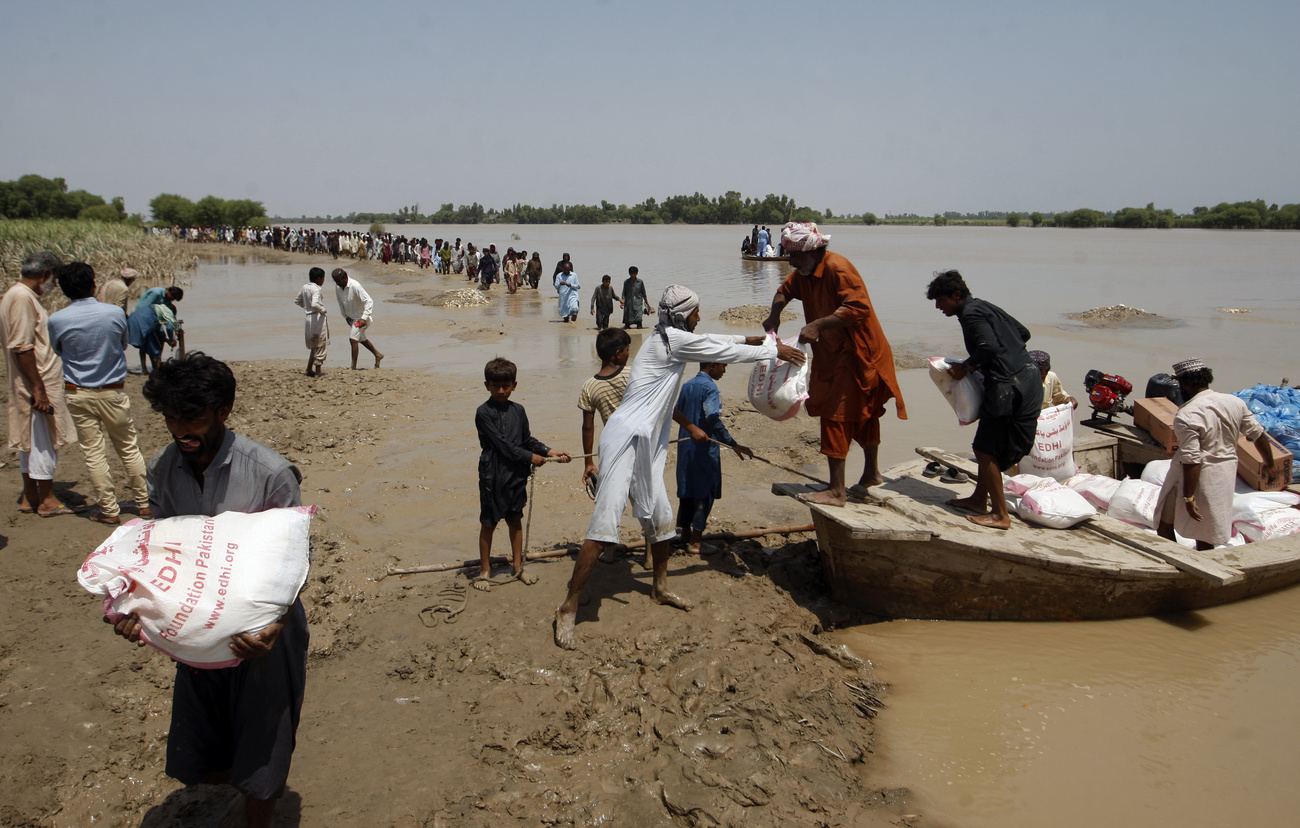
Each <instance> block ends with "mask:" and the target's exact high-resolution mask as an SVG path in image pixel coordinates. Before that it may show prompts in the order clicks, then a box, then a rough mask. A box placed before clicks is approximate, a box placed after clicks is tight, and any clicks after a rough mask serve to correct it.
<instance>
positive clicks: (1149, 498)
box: [1106, 478, 1160, 529]
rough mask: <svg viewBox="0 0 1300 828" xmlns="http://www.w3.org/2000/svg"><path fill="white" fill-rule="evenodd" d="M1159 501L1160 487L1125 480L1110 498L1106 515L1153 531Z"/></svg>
mask: <svg viewBox="0 0 1300 828" xmlns="http://www.w3.org/2000/svg"><path fill="white" fill-rule="evenodd" d="M1159 500H1160V487H1159V486H1157V485H1156V484H1154V483H1148V482H1146V481H1145V480H1133V479H1131V478H1130V479H1126V480H1122V481H1120V484H1119V488H1117V489H1116V490H1115V494H1114V495H1112V496H1111V499H1110V506H1109V507H1108V508H1107V509H1106V514H1108V515H1110V516H1111V517H1113V518H1115V519H1116V520H1122V521H1124V522H1125V523H1131V524H1133V525H1134V526H1145V527H1147V528H1148V529H1154V528H1155V526H1156V502H1157V501H1159Z"/></svg>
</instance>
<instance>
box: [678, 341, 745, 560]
mask: <svg viewBox="0 0 1300 828" xmlns="http://www.w3.org/2000/svg"><path fill="white" fill-rule="evenodd" d="M725 373H727V366H726V365H724V364H723V363H721V362H703V363H700V372H699V373H698V374H696V375H695V376H694V377H693V378H692V379H689V380H687V381H686V384H685V385H683V386H682V390H681V392H680V393H679V394H678V396H677V411H679V412H680V413H681V414H682V416H684V417H685V418H686V420H687V421H688V422H690V423H691V424H692V425H695V426H698V427H699V428H700V429H702V430H703V431H704V433H705V434H707V435H708V436H709V438H710V439H709V440H708V441H707V442H698V443H697V442H695V441H693V440H687V439H685V438H687V437H690V436H691V435H690V434H689V433H688V432H687V429H686V427H685V425H684V424H683V426H682V428H681V431H680V432H679V434H678V437H679V438H680V439H681V440H683V442H679V443H678V444H677V498H678V500H679V501H680V508H679V509H678V510H677V532H678V535H679V536H680V537H681V538H682V539H683V540H684V541H685V542H686V551H687V552H689V553H691V554H692V555H699V554H705V555H708V554H711V553H713V552H716V551H718V550H717V549H715V548H714V547H712V546H710V545H708V544H706V543H703V540H704V527H705V525H706V524H707V523H708V521H709V513H710V512H712V511H713V503H714V501H715V500H717V499H718V498H720V497H722V458H721V457H720V456H719V455H720V452H719V446H718V443H723V444H725V445H728V446H731V448H732V450H733V451H735V452H736V454H737V455H738V456H739V457H740V458H741V459H742V460H743V459H745V458H746V457H753V456H754V452H753V451H751V450H750V449H749V448H748V447H747V446H742V445H741V444H740V443H737V442H736V441H735V439H734V438H732V436H731V434H730V432H728V431H727V427H726V426H725V425H724V424H723V422H722V395H721V394H720V393H718V382H717V381H718V380H720V379H722V376H723V374H725ZM715 440H716V441H717V442H714V441H715Z"/></svg>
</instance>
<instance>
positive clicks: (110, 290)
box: [95, 267, 140, 316]
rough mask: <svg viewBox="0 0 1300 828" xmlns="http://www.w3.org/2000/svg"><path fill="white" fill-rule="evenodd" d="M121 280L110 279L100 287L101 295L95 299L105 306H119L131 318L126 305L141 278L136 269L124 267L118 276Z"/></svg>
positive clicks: (97, 295) (96, 295)
mask: <svg viewBox="0 0 1300 828" xmlns="http://www.w3.org/2000/svg"><path fill="white" fill-rule="evenodd" d="M118 276H119V278H117V279H109V280H108V281H106V282H104V284H103V286H101V287H100V289H99V293H97V294H95V298H96V299H98V300H99V301H101V302H103V303H104V304H105V305H117V306H118V307H119V308H121V309H122V312H123V313H125V314H127V315H128V316H130V314H131V312H130V311H129V310H127V307H126V303H127V300H128V299H129V298H130V296H131V285H132V284H134V283H135V280H136V279H137V278H138V277H139V276H140V273H139V272H138V271H136V270H135V268H130V267H124V268H122V272H121V273H119V274H118Z"/></svg>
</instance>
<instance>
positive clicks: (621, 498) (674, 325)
mask: <svg viewBox="0 0 1300 828" xmlns="http://www.w3.org/2000/svg"><path fill="white" fill-rule="evenodd" d="M699 321H700V299H699V297H698V296H696V295H695V293H694V292H693V291H691V290H690V289H689V288H685V287H682V286H681V285H671V286H670V287H669V288H668V289H667V290H665V291H664V295H663V298H662V299H660V300H659V324H658V325H656V326H655V329H654V334H653V335H652V336H650V337H649V338H648V341H647V342H646V343H645V345H643V346H642V348H641V351H640V352H639V353H638V354H637V355H636V359H635V360H633V362H632V370H631V372H630V374H629V376H628V381H627V390H625V391H624V392H623V402H621V403H620V404H619V406H618V408H617V409H616V410H615V411H614V413H613V415H612V416H610V418H609V422H607V423H605V428H604V430H603V431H602V432H601V434H600V443H599V449H598V451H599V454H600V461H599V466H598V469H599V475H600V486H599V489H598V490H597V492H596V505H595V509H594V510H593V512H592V516H591V525H590V527H589V528H588V529H587V539H586V540H585V541H584V542H583V544H582V549H581V550H579V552H578V560H577V562H576V563H575V564H574V565H573V578H572V580H570V581H569V594H568V597H567V598H565V600H564V603H563V604H561V605H560V608H559V609H557V610H556V611H555V643H556V644H558V645H559V646H561V647H563V648H564V649H566V650H572V649H573V648H574V647H576V646H577V642H576V641H575V639H574V630H573V627H574V623H575V621H576V617H577V612H578V599H579V598H580V597H581V595H582V588H583V585H585V584H586V582H587V576H588V575H590V574H591V567H592V566H593V565H594V564H595V562H596V558H597V557H599V556H600V553H601V552H602V551H604V549H605V547H606V546H607V545H609V544H613V543H618V542H619V523H620V522H621V520H622V517H623V509H624V507H625V506H626V505H627V501H628V499H629V497H630V498H631V500H632V512H633V514H634V515H635V517H636V519H637V520H638V521H639V522H640V524H641V529H642V532H643V533H644V534H645V536H646V539H647V540H648V541H650V554H651V556H652V557H653V559H654V582H653V585H652V587H651V591H650V600H652V601H654V602H655V603H656V604H668V605H670V606H674V607H677V608H679V609H683V610H690V609H691V604H690V603H688V602H687V601H684V600H682V599H681V598H678V597H677V596H676V595H673V594H672V593H670V592H669V591H668V589H667V587H668V541H669V540H670V539H672V538H673V537H675V536H676V534H677V527H676V521H675V520H674V516H673V507H672V503H671V501H669V499H668V489H667V487H666V486H665V485H664V469H665V467H666V464H667V462H668V444H669V440H670V436H671V433H672V418H673V406H674V404H675V403H676V402H677V391H678V387H679V386H680V385H681V382H682V373H683V371H684V370H685V367H686V365H687V364H688V363H698V362H724V363H737V362H757V361H758V360H763V359H772V358H773V357H777V358H780V359H782V360H786V361H788V362H793V363H795V364H802V363H803V361H804V358H805V357H804V354H803V352H802V351H800V350H799V349H798V348H792V347H790V346H788V345H784V344H781V343H776V344H775V345H774V344H772V342H771V341H770V340H768V339H766V338H764V337H761V336H750V337H744V336H734V335H725V334H697V333H694V331H695V326H696V325H697V324H698V323H699Z"/></svg>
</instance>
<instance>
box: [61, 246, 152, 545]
mask: <svg viewBox="0 0 1300 828" xmlns="http://www.w3.org/2000/svg"><path fill="white" fill-rule="evenodd" d="M57 278H58V281H59V288H60V289H61V290H62V291H63V293H64V295H66V296H67V297H68V301H69V304H68V306H67V307H66V308H64V309H63V310H61V311H57V312H55V313H53V314H50V321H49V331H50V344H51V346H53V348H54V351H55V353H57V354H58V355H59V356H60V357H62V358H63V380H64V389H65V391H66V397H67V402H68V411H69V412H70V413H71V414H72V421H73V422H74V423H75V424H76V426H77V442H78V443H80V444H81V451H82V453H83V454H85V455H86V468H87V470H88V471H89V473H90V485H91V486H92V487H93V488H94V490H95V500H96V501H97V502H98V503H99V513H98V514H97V515H93V516H92V517H91V518H90V519H91V520H95V521H99V522H100V523H105V524H108V525H109V526H116V525H118V524H119V523H121V522H122V518H121V509H120V507H119V506H118V503H117V493H116V492H115V491H114V489H113V475H112V472H110V471H109V468H108V444H109V443H112V444H113V449H114V450H115V451H116V452H117V456H118V457H120V458H121V460H122V465H123V466H125V467H126V477H127V483H126V488H127V492H128V493H129V495H130V496H131V499H132V500H134V501H135V505H136V509H137V511H138V513H139V514H140V516H141V517H150V516H151V514H152V513H151V512H150V511H149V493H148V490H147V489H146V487H145V465H144V456H143V455H142V454H141V453H140V447H139V446H138V445H137V443H136V432H135V422H134V421H133V420H132V418H131V398H130V397H128V396H127V395H126V391H125V390H124V385H125V380H126V345H127V331H126V314H125V313H123V312H122V309H121V308H120V307H118V306H117V305H106V304H104V303H102V302H99V301H97V300H96V299H95V298H94V294H95V271H94V270H93V269H92V268H91V267H90V265H88V264H86V263H85V262H72V263H71V264H67V265H64V266H63V267H61V268H59V271H58V274H57Z"/></svg>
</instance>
